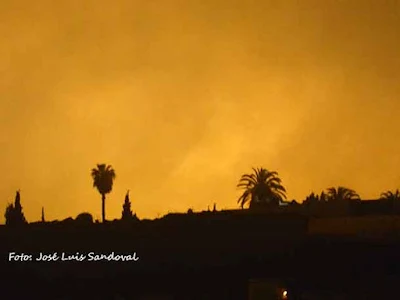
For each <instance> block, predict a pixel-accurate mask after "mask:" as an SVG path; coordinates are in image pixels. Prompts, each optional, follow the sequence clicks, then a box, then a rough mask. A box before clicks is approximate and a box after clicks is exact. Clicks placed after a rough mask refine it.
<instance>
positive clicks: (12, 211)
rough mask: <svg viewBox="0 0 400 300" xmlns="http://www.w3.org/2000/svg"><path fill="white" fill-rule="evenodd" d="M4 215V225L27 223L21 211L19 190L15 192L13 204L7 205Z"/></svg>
mask: <svg viewBox="0 0 400 300" xmlns="http://www.w3.org/2000/svg"><path fill="white" fill-rule="evenodd" d="M4 217H5V218H6V225H10V226H18V225H22V224H26V223H27V222H26V219H25V216H24V213H23V212H22V206H21V195H20V191H17V193H16V196H15V201H14V204H9V205H8V206H7V208H6V212H5V214H4Z"/></svg>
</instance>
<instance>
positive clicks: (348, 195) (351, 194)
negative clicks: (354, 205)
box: [327, 186, 360, 201]
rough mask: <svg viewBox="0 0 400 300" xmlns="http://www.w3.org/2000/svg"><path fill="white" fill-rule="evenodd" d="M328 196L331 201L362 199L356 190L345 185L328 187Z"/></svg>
mask: <svg viewBox="0 0 400 300" xmlns="http://www.w3.org/2000/svg"><path fill="white" fill-rule="evenodd" d="M327 196H328V200H331V201H343V200H360V196H359V195H358V194H357V193H356V192H355V191H354V190H352V189H349V188H346V187H343V186H339V187H337V188H334V187H331V188H329V189H327Z"/></svg>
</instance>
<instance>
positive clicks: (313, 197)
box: [303, 192, 319, 205]
mask: <svg viewBox="0 0 400 300" xmlns="http://www.w3.org/2000/svg"><path fill="white" fill-rule="evenodd" d="M318 201H319V197H318V195H315V194H314V192H312V193H311V194H310V195H308V196H307V197H306V199H305V200H304V201H303V204H305V205H310V204H315V203H318Z"/></svg>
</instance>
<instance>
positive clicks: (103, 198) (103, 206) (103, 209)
mask: <svg viewBox="0 0 400 300" xmlns="http://www.w3.org/2000/svg"><path fill="white" fill-rule="evenodd" d="M101 216H102V219H103V223H104V221H105V220H106V195H105V194H102V195H101Z"/></svg>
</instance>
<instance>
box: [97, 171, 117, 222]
mask: <svg viewBox="0 0 400 300" xmlns="http://www.w3.org/2000/svg"><path fill="white" fill-rule="evenodd" d="M91 175H92V178H93V187H95V188H97V190H98V191H99V193H100V195H101V213H102V219H103V223H104V221H105V218H106V215H105V202H106V194H108V193H110V192H111V190H112V187H113V182H114V179H115V171H114V169H113V168H112V167H111V166H110V165H106V164H97V168H94V169H92V173H91Z"/></svg>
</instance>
